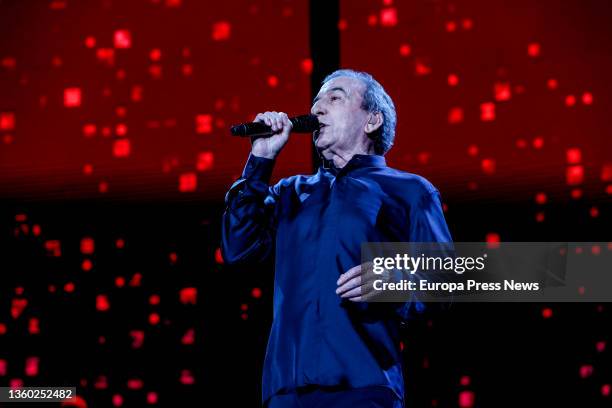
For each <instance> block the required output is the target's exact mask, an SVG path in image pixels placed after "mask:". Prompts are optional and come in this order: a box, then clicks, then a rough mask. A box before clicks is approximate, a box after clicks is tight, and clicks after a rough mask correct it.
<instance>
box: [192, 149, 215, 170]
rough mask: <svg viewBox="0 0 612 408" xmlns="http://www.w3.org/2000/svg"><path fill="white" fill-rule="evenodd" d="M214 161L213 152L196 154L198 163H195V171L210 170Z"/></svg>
mask: <svg viewBox="0 0 612 408" xmlns="http://www.w3.org/2000/svg"><path fill="white" fill-rule="evenodd" d="M214 161H215V155H214V154H213V152H200V153H198V162H197V163H196V169H197V170H198V171H206V170H210V169H212V167H213V164H214Z"/></svg>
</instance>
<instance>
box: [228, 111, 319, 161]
mask: <svg viewBox="0 0 612 408" xmlns="http://www.w3.org/2000/svg"><path fill="white" fill-rule="evenodd" d="M317 129H319V121H318V119H317V117H316V116H314V115H303V116H297V117H294V118H289V117H287V114H286V113H284V112H265V113H258V114H257V116H256V117H255V120H254V121H253V122H252V123H243V124H240V125H236V126H232V128H231V132H232V134H233V135H234V136H250V137H251V145H252V148H251V153H252V154H253V155H255V156H258V157H265V158H267V159H274V158H276V156H277V155H278V154H279V153H280V151H281V150H282V148H283V147H284V146H285V145H286V144H287V141H288V140H289V133H290V132H291V131H294V132H299V133H312V132H314V131H315V130H317Z"/></svg>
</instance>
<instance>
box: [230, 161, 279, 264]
mask: <svg viewBox="0 0 612 408" xmlns="http://www.w3.org/2000/svg"><path fill="white" fill-rule="evenodd" d="M273 168H274V160H272V159H266V158H263V157H257V156H253V155H252V154H251V155H249V159H248V161H247V163H246V166H245V167H244V171H243V172H242V176H241V178H239V179H238V180H237V181H236V182H235V183H234V184H233V185H232V187H231V188H230V190H229V191H228V193H227V194H226V196H225V211H224V213H223V219H222V224H221V225H222V226H221V251H222V254H223V259H224V261H225V262H226V263H228V264H234V263H244V262H252V263H259V262H265V261H266V260H268V259H269V257H270V256H271V254H273V252H274V239H275V235H276V231H275V229H276V226H275V216H274V213H275V208H276V203H277V201H278V191H277V190H276V189H275V188H274V187H270V186H268V184H269V182H270V177H271V176H272V170H273Z"/></svg>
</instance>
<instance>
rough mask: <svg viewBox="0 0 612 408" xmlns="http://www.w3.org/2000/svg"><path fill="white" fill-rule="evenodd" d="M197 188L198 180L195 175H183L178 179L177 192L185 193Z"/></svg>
mask: <svg viewBox="0 0 612 408" xmlns="http://www.w3.org/2000/svg"><path fill="white" fill-rule="evenodd" d="M197 186H198V178H197V176H196V174H195V173H183V174H181V175H180V177H179V191H180V192H182V193H186V192H189V191H195V190H196V187H197Z"/></svg>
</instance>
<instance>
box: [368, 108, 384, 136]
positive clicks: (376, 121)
mask: <svg viewBox="0 0 612 408" xmlns="http://www.w3.org/2000/svg"><path fill="white" fill-rule="evenodd" d="M383 121H384V119H383V114H382V112H373V113H370V117H369V118H368V122H367V123H366V125H365V132H366V133H367V134H371V133H373V132H375V131H376V130H377V129H378V128H379V127H381V126H382V124H383Z"/></svg>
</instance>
